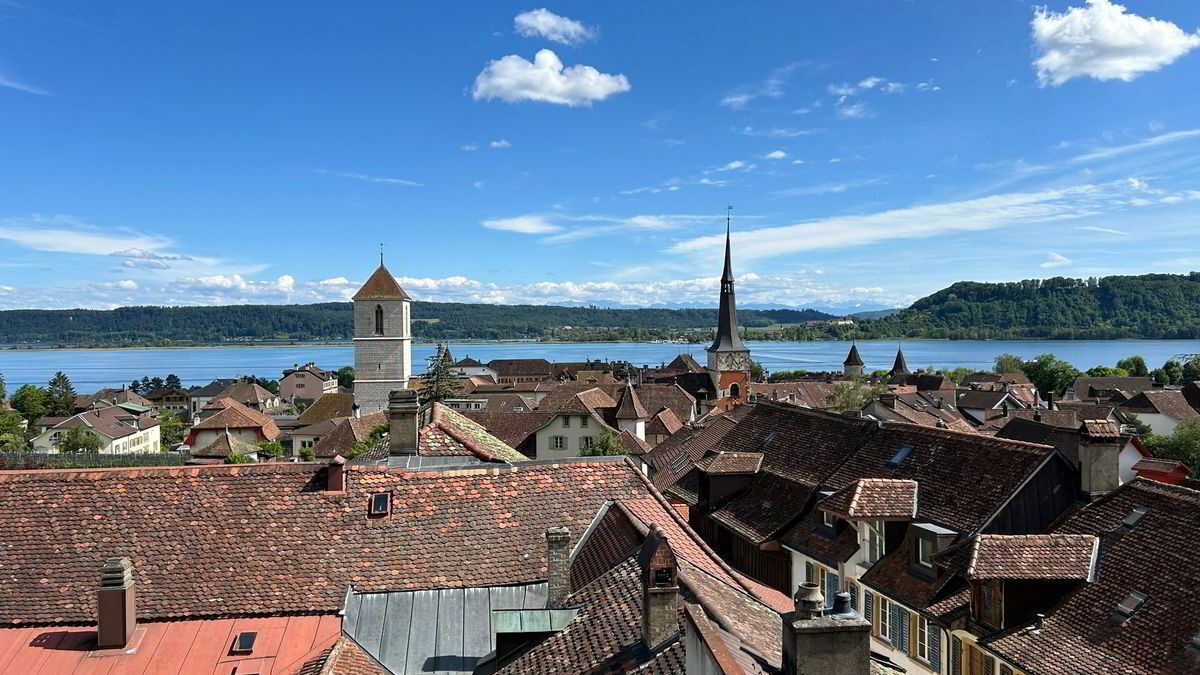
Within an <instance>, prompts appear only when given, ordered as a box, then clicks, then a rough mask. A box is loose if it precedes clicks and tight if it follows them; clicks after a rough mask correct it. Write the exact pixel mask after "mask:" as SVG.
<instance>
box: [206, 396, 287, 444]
mask: <svg viewBox="0 0 1200 675" xmlns="http://www.w3.org/2000/svg"><path fill="white" fill-rule="evenodd" d="M209 405H211V406H215V407H220V408H221V411H220V412H218V413H216V414H215V415H209V416H208V417H205V418H204V419H203V420H200V421H199V422H197V423H196V424H194V425H192V433H193V434H194V433H195V432H196V431H200V430H203V429H261V430H262V434H263V436H265V437H266V438H267V440H269V441H273V440H275V439H276V438H278V437H279V427H278V426H276V424H275V420H273V419H271V418H270V417H268V416H266V415H264V414H262V413H260V412H259V411H257V410H253V409H251V408H247V407H246V406H244V405H242V404H241V403H238V402H237V401H234V400H233V399H229V398H221V399H215V400H214V401H212V402H211V403H210V404H209Z"/></svg>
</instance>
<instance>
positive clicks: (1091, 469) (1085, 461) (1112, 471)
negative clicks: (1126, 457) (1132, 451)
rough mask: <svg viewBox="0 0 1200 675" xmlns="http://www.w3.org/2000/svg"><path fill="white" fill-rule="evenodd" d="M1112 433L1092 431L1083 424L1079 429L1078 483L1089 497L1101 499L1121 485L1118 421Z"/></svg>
mask: <svg viewBox="0 0 1200 675" xmlns="http://www.w3.org/2000/svg"><path fill="white" fill-rule="evenodd" d="M1107 426H1109V427H1111V433H1110V434H1103V433H1097V434H1091V433H1089V432H1088V425H1087V424H1084V425H1082V427H1081V428H1080V431H1079V483H1080V488H1081V489H1082V490H1083V492H1084V494H1086V495H1087V496H1088V497H1089V498H1090V499H1099V498H1100V497H1103V496H1104V495H1106V494H1108V493H1110V492H1112V491H1113V490H1116V489H1117V488H1118V487H1120V486H1121V447H1122V445H1123V444H1122V439H1121V435H1120V432H1119V431H1118V430H1117V428H1116V425H1113V424H1111V423H1110V424H1108V425H1107Z"/></svg>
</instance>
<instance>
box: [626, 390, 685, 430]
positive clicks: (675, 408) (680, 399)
mask: <svg viewBox="0 0 1200 675" xmlns="http://www.w3.org/2000/svg"><path fill="white" fill-rule="evenodd" d="M636 389H637V395H638V398H639V399H640V400H641V402H642V405H644V406H646V410H649V411H651V412H654V413H657V412H659V411H660V410H662V409H663V408H670V410H671V412H672V413H674V414H675V417H677V418H678V419H679V421H680V422H689V421H691V420H692V419H693V418H694V417H695V410H696V399H695V398H693V397H692V395H691V394H689V393H687V392H686V391H684V390H683V388H681V387H680V386H679V385H677V384H652V383H647V384H641V385H638V386H637V387H636Z"/></svg>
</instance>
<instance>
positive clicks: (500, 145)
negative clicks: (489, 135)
mask: <svg viewBox="0 0 1200 675" xmlns="http://www.w3.org/2000/svg"><path fill="white" fill-rule="evenodd" d="M488 147H489V148H493V149H495V150H503V149H505V148H511V147H512V143H510V142H508V141H507V140H505V139H503V138H501V139H497V140H494V141H492V142H490V143H488Z"/></svg>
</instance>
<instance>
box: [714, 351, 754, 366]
mask: <svg viewBox="0 0 1200 675" xmlns="http://www.w3.org/2000/svg"><path fill="white" fill-rule="evenodd" d="M717 367H718V368H719V369H720V370H750V353H749V352H725V353H722V354H720V355H719V356H718V358H717Z"/></svg>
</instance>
